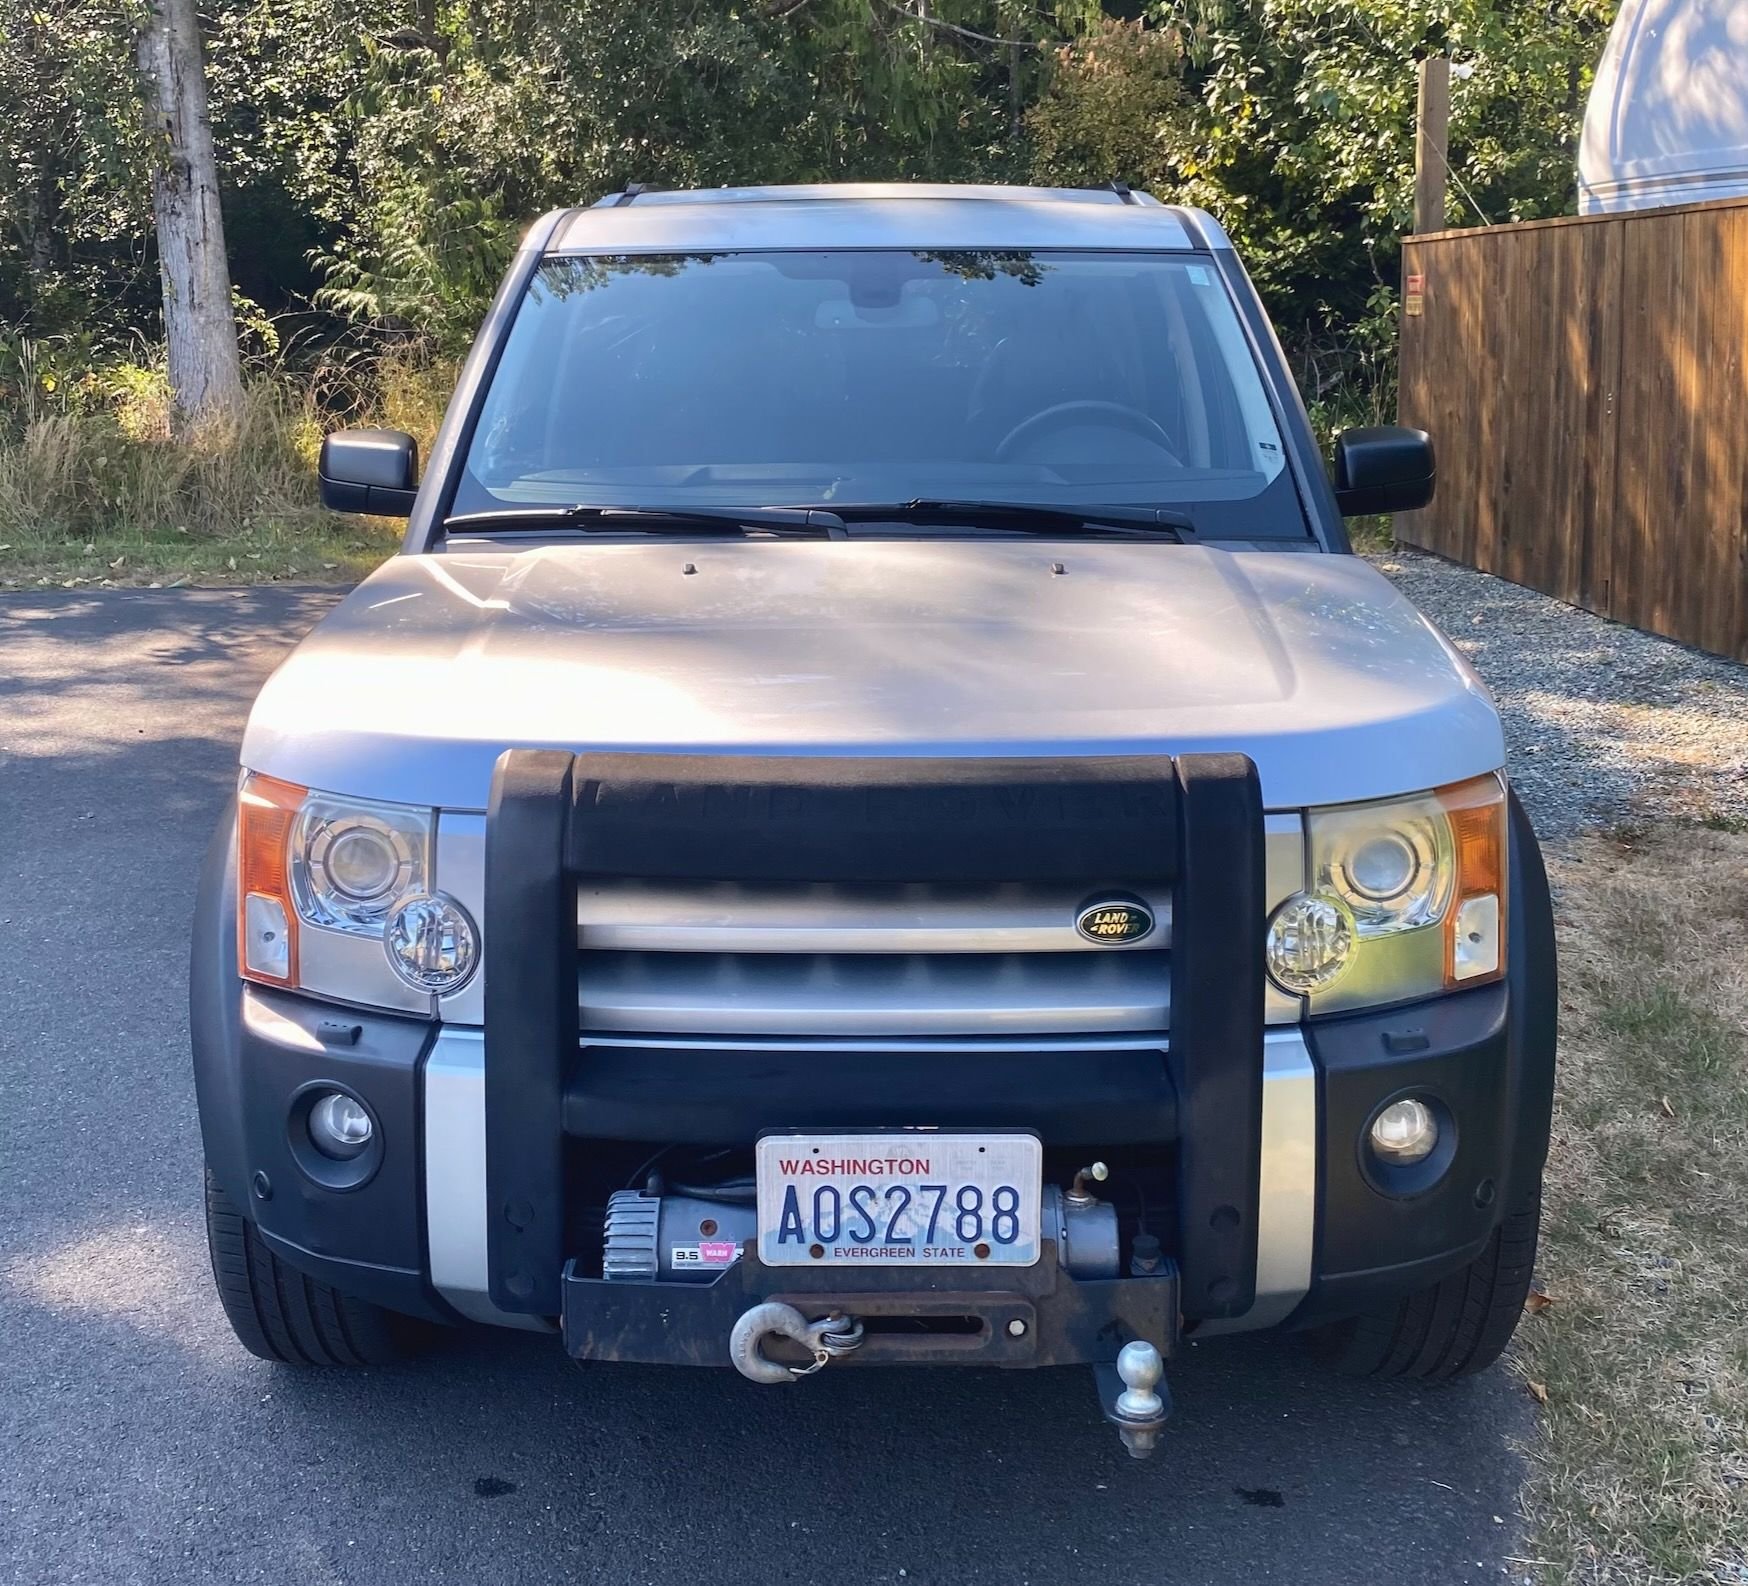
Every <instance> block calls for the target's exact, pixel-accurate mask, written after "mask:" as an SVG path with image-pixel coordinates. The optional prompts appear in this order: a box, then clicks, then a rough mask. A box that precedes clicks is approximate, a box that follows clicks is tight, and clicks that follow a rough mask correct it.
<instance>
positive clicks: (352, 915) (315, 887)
mask: <svg viewBox="0 0 1748 1586" xmlns="http://www.w3.org/2000/svg"><path fill="white" fill-rule="evenodd" d="M430 846H431V814H430V811H428V810H421V809H408V808H406V807H405V806H402V805H395V804H365V803H361V802H359V801H358V800H355V799H340V798H335V797H333V796H331V795H329V794H326V793H312V794H311V795H310V796H309V798H308V799H307V800H306V801H305V803H304V806H303V809H302V811H301V813H300V814H299V816H298V823H297V833H296V836H295V838H294V841H293V845H292V867H291V869H292V885H293V887H294V889H295V893H296V899H297V911H298V913H299V914H300V915H302V916H303V918H304V919H305V920H307V921H308V922H309V923H310V924H311V925H325V926H327V927H329V928H330V929H331V930H337V931H347V932H350V933H352V934H354V935H358V936H375V935H377V934H378V933H379V932H380V931H381V930H382V922H383V920H384V918H386V916H387V914H388V911H389V907H390V905H391V904H393V903H394V901H395V900H396V899H397V898H401V897H405V896H406V894H407V893H409V892H421V891H423V890H424V889H425V888H426V887H427V886H428V885H429V876H430Z"/></svg>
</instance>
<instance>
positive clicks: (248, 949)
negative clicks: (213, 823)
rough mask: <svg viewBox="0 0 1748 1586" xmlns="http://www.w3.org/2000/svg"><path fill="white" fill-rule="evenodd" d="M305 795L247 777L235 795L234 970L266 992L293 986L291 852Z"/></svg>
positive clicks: (270, 779)
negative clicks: (273, 987)
mask: <svg viewBox="0 0 1748 1586" xmlns="http://www.w3.org/2000/svg"><path fill="white" fill-rule="evenodd" d="M308 791H309V790H308V789H307V788H301V787H299V786H298V785H297V784H296V783H295V782H281V781H279V780H278V779H277V778H275V777H269V776H256V775H254V774H250V775H248V776H246V777H244V778H243V785H242V788H241V790H240V791H239V793H238V795H237V965H238V968H239V969H240V970H241V971H242V974H243V977H244V978H245V979H247V980H257V981H260V982H262V983H263V984H265V985H269V986H295V985H296V984H297V910H296V909H294V908H293V907H292V902H291V866H290V848H291V836H292V828H293V827H294V826H295V824H296V822H297V814H298V810H299V809H300V808H302V806H303V801H304V799H305V797H306V796H307V794H308Z"/></svg>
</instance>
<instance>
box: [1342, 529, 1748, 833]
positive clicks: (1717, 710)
mask: <svg viewBox="0 0 1748 1586" xmlns="http://www.w3.org/2000/svg"><path fill="white" fill-rule="evenodd" d="M1371 561H1372V563H1373V565H1374V566H1376V567H1378V568H1379V569H1381V570H1382V571H1383V572H1385V573H1387V574H1388V575H1389V576H1390V578H1391V579H1392V580H1393V581H1394V582H1395V583H1396V584H1397V586H1398V587H1399V588H1400V589H1401V590H1402V592H1403V593H1404V594H1405V595H1407V596H1408V598H1409V599H1410V600H1412V601H1413V602H1414V603H1415V605H1417V606H1419V607H1420V609H1421V610H1422V611H1424V612H1425V613H1426V615H1427V616H1429V617H1431V618H1432V620H1433V621H1434V622H1436V623H1437V624H1438V625H1439V627H1441V628H1442V629H1443V630H1444V631H1445V632H1446V633H1447V634H1448V635H1449V636H1450V638H1451V640H1452V642H1453V643H1454V644H1455V645H1456V646H1457V648H1458V649H1459V650H1461V651H1462V652H1463V654H1464V655H1466V656H1467V657H1468V658H1469V661H1470V664H1471V665H1473V666H1474V668H1475V670H1476V671H1477V672H1479V673H1480V674H1481V677H1482V679H1483V680H1484V681H1485V682H1486V684H1487V686H1488V687H1489V688H1490V689H1492V691H1493V695H1494V698H1495V699H1496V700H1497V701H1498V704H1499V710H1500V714H1501V715H1502V716H1503V717H1504V718H1505V739H1506V747H1507V753H1508V756H1509V764H1510V767H1511V776H1512V781H1513V782H1514V783H1515V784H1516V786H1517V790H1518V792H1519V794H1520V795H1521V796H1522V798H1523V801H1524V804H1525V806H1526V807H1527V808H1528V810H1529V814H1530V819H1531V820H1532V821H1533V822H1534V823H1535V828H1536V831H1537V832H1538V833H1539V834H1540V835H1541V836H1542V837H1543V838H1544V839H1549V840H1558V839H1560V838H1564V837H1571V836H1573V835H1575V834H1576V833H1578V832H1581V831H1584V830H1586V829H1587V828H1592V827H1598V826H1618V825H1621V824H1622V823H1623V822H1629V821H1632V820H1635V819H1640V818H1643V817H1645V816H1648V815H1652V814H1656V813H1661V814H1670V813H1674V814H1679V815H1684V816H1689V817H1694V816H1698V817H1711V818H1715V819H1724V820H1730V821H1740V820H1748V666H1742V665H1740V664H1738V663H1737V662H1734V661H1724V660H1720V659H1718V658H1717V657H1716V656H1709V655H1704V654H1702V653H1701V652H1700V651H1698V650H1690V649H1688V648H1687V647H1686V646H1684V645H1680V644H1675V643H1672V642H1671V641H1669V640H1668V639H1658V638H1653V637H1652V636H1651V635H1650V634H1648V633H1640V632H1639V631H1638V630H1637V629H1634V628H1626V627H1622V626H1621V625H1620V624H1619V623H1614V622H1608V621H1606V620H1605V619H1603V618H1601V617H1595V616H1592V615H1591V614H1590V613H1589V612H1586V611H1580V610H1579V609H1578V608H1577V607H1576V606H1568V605H1566V604H1565V603H1564V602H1562V601H1558V600H1553V599H1550V598H1549V597H1548V596H1546V595H1538V594H1537V593H1535V591H1533V590H1529V589H1523V588H1521V587H1520V586H1518V585H1516V584H1508V583H1506V582H1505V581H1504V580H1503V579H1498V578H1492V577H1489V576H1488V575H1487V574H1486V573H1478V572H1476V571H1474V569H1472V568H1468V567H1459V566H1457V565H1456V564H1455V563H1452V562H1446V561H1441V560H1440V559H1439V558H1438V557H1436V556H1427V555H1425V554H1423V553H1421V552H1418V551H1410V550H1407V549H1398V550H1395V551H1392V552H1390V553H1388V554H1387V555H1377V556H1373V557H1372V558H1371Z"/></svg>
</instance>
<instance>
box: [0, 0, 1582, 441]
mask: <svg viewBox="0 0 1748 1586" xmlns="http://www.w3.org/2000/svg"><path fill="white" fill-rule="evenodd" d="M140 4H141V0H0V112H4V113H3V114H0V326H4V327H8V330H7V333H6V337H5V338H4V341H3V343H0V402H4V403H5V404H6V405H7V407H8V408H9V409H11V410H12V411H13V413H14V416H15V418H16V415H17V414H18V413H20V412H23V411H24V408H25V405H26V404H39V405H40V403H41V402H42V401H43V400H45V398H48V397H52V396H53V394H54V393H53V392H51V391H48V390H47V389H46V388H45V387H44V386H43V385H42V384H41V382H40V380H38V379H37V378H36V376H30V377H26V376H25V375H24V374H23V373H21V372H20V371H21V369H22V365H21V363H20V359H19V356H18V353H17V348H18V346H20V345H22V344H24V343H26V342H28V343H29V345H30V346H31V347H32V348H34V349H35V350H34V351H33V352H32V353H31V354H30V356H31V358H32V359H33V360H35V363H34V364H33V367H36V365H40V364H43V363H44V360H47V363H48V364H52V365H53V368H52V369H51V370H50V371H49V373H48V375H47V378H48V379H49V380H51V381H52V382H53V383H54V386H55V388H56V389H57V390H58V391H59V392H61V393H62V395H63V396H64V395H66V394H67V393H69V392H77V391H80V390H83V389H85V388H84V387H83V386H82V385H81V379H82V375H83V373H84V372H85V371H87V370H90V369H92V368H98V367H103V366H106V365H108V364H111V363H114V362H116V361H117V360H120V361H122V362H124V363H125V362H127V361H129V360H130V359H135V361H137V359H136V358H135V354H134V352H133V350H132V349H133V344H134V342H135V340H136V338H138V337H139V336H141V335H144V336H146V337H148V338H150V337H154V336H156V334H157V315H158V283H157V276H156V270H155V268H154V261H153V256H152V237H151V214H150V204H149V201H148V195H147V191H146V181H145V175H144V171H145V163H146V162H145V158H144V154H145V139H146V130H145V125H146V124H145V119H144V117H143V115H142V110H141V105H140V102H139V96H138V92H137V83H136V79H135V68H134V62H133V30H134V26H135V23H136V21H137V16H138V12H139V6H140ZM1613 5H1614V0H1492V3H1483V0H1357V3H1348V0H1340V3H1338V0H1175V3H1159V0H1156V3H1153V4H1151V5H1145V6H1138V5H1112V6H1110V7H1109V10H1110V11H1111V12H1112V13H1117V12H1121V13H1123V14H1124V15H1125V16H1128V17H1130V18H1133V16H1134V14H1135V13H1136V12H1137V11H1141V12H1143V13H1144V18H1143V20H1144V24H1145V25H1143V22H1137V21H1135V20H1128V21H1119V20H1115V19H1114V18H1107V17H1105V16H1104V15H1103V14H1102V10H1103V8H1101V7H1100V6H1099V5H1098V4H1095V3H1093V0H929V3H928V4H926V5H925V4H923V3H922V0H744V3H739V0H737V3H735V4H732V5H713V6H699V5H697V4H696V3H695V0H638V3H635V4H633V3H630V0H203V4H202V14H203V17H204V18H205V21H206V24H207V29H208V57H209V60H208V65H209V73H208V75H209V81H210V87H211V98H212V114H213V126H214V135H215V138H216V140H217V144H218V154H219V164H220V169H221V173H222V177H223V181H224V184H225V195H224V197H225V205H226V220H227V231H228V234H229V241H230V245H231V256H232V268H233V276H234V278H235V279H236V281H237V284H238V287H239V289H240V291H241V292H242V293H243V294H245V298H246V300H247V302H248V303H250V304H259V305H262V308H260V309H254V308H252V307H248V306H240V319H241V320H242V321H243V322H244V325H245V329H246V331H247V332H248V335H247V337H246V345H247V346H249V347H250V348H251V349H252V350H253V351H254V352H255V353H256V354H257V355H258V356H260V355H268V354H271V355H274V356H278V355H279V348H278V346H277V343H280V342H282V343H283V348H284V349H285V351H284V356H285V357H286V358H288V359H289V360H291V361H292V362H293V363H294V364H307V363H309V362H310V361H312V360H313V359H315V358H317V357H319V356H326V355H327V354H328V353H330V352H331V351H332V349H333V348H334V347H335V345H336V344H337V343H340V344H349V345H354V346H356V345H360V337H361V336H362V337H363V338H364V340H363V343H362V344H363V345H366V346H377V347H380V346H381V345H383V342H384V338H387V340H389V341H390V342H395V343H405V342H407V341H409V340H415V341H423V342H426V343H428V344H429V345H430V346H431V347H432V348H434V349H435V350H436V351H437V352H438V353H439V354H440V355H445V356H452V355H454V354H455V353H456V352H458V351H459V350H460V349H461V348H462V347H464V346H465V344H466V342H467V340H468V339H469V337H470V336H471V334H472V332H473V329H474V327H475V325H477V323H478V320H479V317H480V315H481V314H482V313H483V311H484V308H485V305H486V303H487V301H488V300H489V297H490V294H491V291H492V289H493V287H494V285H495V283H496V281H497V280H498V278H499V276H500V274H501V272H502V270H503V267H504V265H505V262H506V260H507V258H508V256H509V254H510V251H511V249H512V248H513V246H514V243H515V239H516V236H517V235H518V233H519V231H520V229H521V228H522V227H523V226H524V225H526V224H527V222H528V221H529V220H530V219H531V218H532V217H533V216H535V215H536V214H538V213H540V212H541V211H542V210H543V209H546V208H549V207H552V206H555V205H559V204H570V203H576V202H587V201H589V200H590V199H592V198H594V197H596V196H598V195H599V194H601V193H603V192H607V191H611V190H613V189H615V188H619V187H622V186H623V185H624V184H626V183H627V182H629V181H643V182H646V183H650V184H653V185H658V186H681V185H686V186H712V185H718V184H722V183H777V182H795V181H815V180H818V181H827V180H843V179H857V178H868V179H893V178H898V179H903V178H935V179H943V180H961V181H963V180H972V181H975V180H997V181H1000V180H1025V179H1028V178H1030V179H1038V180H1043V181H1050V182H1060V183H1067V184H1073V185H1083V184H1103V183H1104V182H1107V181H1109V180H1111V179H1112V178H1114V177H1121V178H1123V179H1126V180H1128V181H1131V182H1133V183H1135V184H1136V185H1145V186H1148V187H1150V188H1152V189H1154V190H1155V191H1157V192H1159V193H1161V194H1162V195H1163V196H1167V197H1171V198H1177V199H1181V200H1184V201H1187V202H1193V203H1201V204H1205V205H1206V206H1207V207H1209V208H1210V209H1212V210H1213V211H1214V212H1215V213H1216V214H1218V215H1219V216H1220V217H1221V219H1222V220H1223V221H1224V223H1225V224H1226V226H1227V228H1228V230H1230V231H1231V232H1232V233H1233V234H1234V237H1235V239H1236V240H1237V242H1238V243H1239V245H1240V247H1241V249H1242V250H1243V252H1244V255H1245V258H1246V260H1247V262H1248V263H1249V265H1250V267H1251V269H1252V271H1253V273H1254V274H1255V276H1256V279H1257V282H1258V284H1259V286H1260V287H1261V288H1262V290H1263V292H1264V294H1265V297H1266V298H1267V299H1268V301H1269V304H1270V307H1271V309H1272V310H1273V311H1274V313H1275V315H1276V317H1277V320H1278V322H1279V323H1280V324H1281V326H1282V329H1283V334H1284V337H1285V339H1286V341H1287V343H1288V346H1289V350H1290V352H1291V353H1292V355H1293V357H1294V360H1295V363H1296V365H1297V367H1298V369H1299V371H1300V373H1301V376H1302V378H1303V380H1304V382H1305V385H1306V390H1307V397H1308V399H1309V401H1310V402H1311V405H1312V408H1313V413H1314V416H1316V417H1317V418H1318V420H1319V423H1320V425H1321V424H1324V423H1328V424H1335V423H1337V422H1340V421H1342V420H1343V419H1345V418H1347V417H1349V416H1353V415H1361V414H1364V415H1367V416H1373V415H1381V414H1384V413H1387V411H1388V409H1389V407H1390V405H1391V404H1392V402H1393V358H1392V349H1393V346H1394V341H1395V322H1394V313H1395V307H1394V290H1393V288H1394V279H1395V255H1396V246H1397V238H1398V236H1399V234H1400V232H1401V231H1402V229H1403V228H1404V227H1405V225H1406V224H1407V219H1408V211H1409V204H1410V197H1411V183H1412V165H1413V156H1412V135H1413V101H1414V62H1415V59H1416V57H1417V56H1419V55H1421V54H1423V53H1425V52H1427V51H1429V50H1438V49H1444V50H1449V51H1450V52H1451V53H1452V54H1453V55H1454V57H1455V58H1456V60H1457V61H1458V63H1459V66H1460V67H1461V68H1472V71H1471V74H1470V75H1468V76H1466V77H1459V79H1458V81H1457V82H1456V83H1455V85H1454V105H1453V121H1452V164H1453V167H1454V170H1455V176H1456V178H1457V181H1456V182H1454V183H1453V184H1452V218H1453V219H1454V220H1462V221H1464V222H1473V221H1475V220H1478V219H1479V218H1480V216H1481V214H1483V213H1484V214H1485V215H1486V217H1487V218H1488V219H1491V220H1500V219H1507V218H1519V217H1525V216H1531V215H1539V214H1546V213H1554V212H1559V211H1561V210H1564V209H1566V208H1568V207H1570V203H1571V196H1572V194H1571V188H1572V154H1573V148H1574V145H1575V141H1576V132H1577V127H1578V122H1579V118H1580V116H1581V114H1582V110H1583V103H1584V95H1585V91H1586V89H1587V88H1588V84H1589V78H1590V72H1591V67H1592V63H1593V62H1594V60H1595V59H1596V57H1597V56H1598V54H1599V53H1600V51H1601V47H1602V42H1603V37H1604V32H1605V29H1606V27H1607V24H1608V21H1609V18H1610V15H1611V14H1612V10H1613ZM269 321H272V323H271V324H269ZM359 327H363V329H362V330H360V328H359ZM7 346H9V347H11V348H12V351H11V352H6V351H5V350H4V347H7ZM8 360H10V362H8Z"/></svg>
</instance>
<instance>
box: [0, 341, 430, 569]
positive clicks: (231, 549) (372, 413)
mask: <svg viewBox="0 0 1748 1586" xmlns="http://www.w3.org/2000/svg"><path fill="white" fill-rule="evenodd" d="M452 378H453V372H452V371H451V370H450V369H449V368H448V367H447V366H444V365H439V364H435V363H431V362H428V361H423V360H420V359H418V358H416V357H413V356H411V355H407V356H400V357H388V356H384V357H380V358H378V359H376V360H374V361H372V362H371V363H369V364H368V365H363V364H357V365H352V366H346V367H344V368H340V369H324V370H317V371H316V372H314V373H312V374H309V375H306V376H302V377H297V378H294V377H292V376H290V375H288V374H286V373H285V372H284V371H283V370H281V371H276V372H271V373H264V374H261V375H258V376H257V377H255V378H253V379H252V380H251V381H250V383H249V386H248V390H247V400H246V402H245V405H244V410H243V413H242V415H241V417H240V419H239V421H238V422H237V424H236V425H235V426H229V427H226V428H224V429H222V430H209V431H208V432H206V433H203V434H194V435H187V434H181V435H178V434H174V433H173V432H172V425H171V407H170V400H169V391H168V387H167V385H166V383H165V381H164V378H163V376H162V373H161V372H160V371H155V370H154V369H152V368H148V367H140V366H134V365H124V366H117V367H116V368H114V369H111V370H108V371H107V372H106V373H105V374H104V375H103V376H102V377H101V378H100V377H99V376H97V375H92V376H90V377H89V378H88V379H87V380H86V381H85V382H83V383H82V384H81V385H80V386H78V387H77V388H76V389H75V390H73V391H72V392H70V393H69V394H68V395H67V396H66V398H65V400H63V401H62V402H61V403H60V404H59V405H58V406H45V405H44V404H42V403H40V402H38V403H33V404H32V405H31V406H30V408H29V410H28V411H25V410H23V409H20V410H19V411H17V412H15V413H13V414H12V415H11V422H10V423H6V422H0V588H21V587H35V586H42V585H55V584H59V585H64V586H66V587H70V588H71V587H80V586H84V585H97V586H102V585H121V584H168V583H179V582H198V583H261V582H267V581H271V580H274V579H290V578H295V579H299V580H318V581H321V580H331V581H337V582H351V581H354V580H356V579H358V578H360V577H362V576H363V575H364V574H365V573H367V572H369V571H370V569H371V568H373V567H375V566H376V565H377V564H378V563H379V562H381V561H382V559H383V558H384V557H385V556H387V555H389V554H390V553H391V552H392V551H393V550H394V548H395V546H396V544H397V542H398V540H399V535H400V530H401V525H399V524H394V523H385V522H378V521H372V520H365V519H358V518H350V517H342V516H338V515H336V514H333V513H329V512H326V511H324V510H323V509H322V507H321V505H320V503H319V501H318V500H317V497H316V458H317V455H318V454H319V452H320V449H321V442H322V436H323V434H324V433H325V432H326V431H327V430H329V429H333V428H338V427H340V426H341V425H342V424H344V423H347V422H352V423H379V424H385V425H388V426H390V427H394V428H400V429H406V430H410V431H411V432H412V433H413V434H414V435H415V436H416V437H417V438H418V439H419V440H420V441H421V444H422V445H424V446H428V444H429V441H430V437H431V435H432V433H433V431H434V430H435V428H436V425H437V421H438V419H439V417H440V416H441V413H442V408H443V402H444V400H445V398H446V396H447V392H448V389H449V387H450V384H451V383H452ZM3 418H5V415H3V414H0V419H3Z"/></svg>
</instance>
